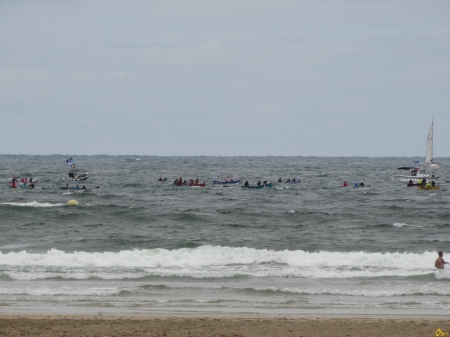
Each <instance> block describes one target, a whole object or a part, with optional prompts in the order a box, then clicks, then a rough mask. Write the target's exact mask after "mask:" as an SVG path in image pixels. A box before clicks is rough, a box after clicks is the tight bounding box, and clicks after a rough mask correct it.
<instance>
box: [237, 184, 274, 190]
mask: <svg viewBox="0 0 450 337" xmlns="http://www.w3.org/2000/svg"><path fill="white" fill-rule="evenodd" d="M241 188H249V189H260V188H272V183H267V184H265V185H264V184H262V185H259V186H241Z"/></svg>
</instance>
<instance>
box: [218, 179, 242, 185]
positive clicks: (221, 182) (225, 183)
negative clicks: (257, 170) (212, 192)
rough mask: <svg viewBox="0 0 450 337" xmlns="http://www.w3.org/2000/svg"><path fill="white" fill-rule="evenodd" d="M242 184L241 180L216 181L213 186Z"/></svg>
mask: <svg viewBox="0 0 450 337" xmlns="http://www.w3.org/2000/svg"><path fill="white" fill-rule="evenodd" d="M240 182H241V179H236V180H230V181H228V180H225V181H222V180H214V181H213V184H219V185H228V184H239V183H240Z"/></svg>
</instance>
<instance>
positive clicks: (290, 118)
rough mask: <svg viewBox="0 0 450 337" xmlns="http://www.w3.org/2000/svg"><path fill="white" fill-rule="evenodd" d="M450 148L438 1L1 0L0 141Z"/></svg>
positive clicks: (342, 150)
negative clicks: (430, 143) (429, 141)
mask: <svg viewBox="0 0 450 337" xmlns="http://www.w3.org/2000/svg"><path fill="white" fill-rule="evenodd" d="M433 116H434V121H435V125H434V126H435V128H434V131H435V138H434V154H435V157H446V156H450V146H449V145H450V132H449V131H448V130H449V128H450V1H449V0H436V1H423V0H421V1H415V0H412V1H411V0H408V1H406V0H405V1H392V0H389V1H388V0H377V1H374V0H358V1H356V0H355V1H323V0H311V1H303V0H294V1H283V0H281V1H273V0H272V1H266V0H257V1H256V0H255V1H245V0H244V1H242V0H239V1H234V0H231V1H230V0H228V1H216V0H205V1H196V0H193V1H184V0H177V1H172V0H168V1H167V0H165V1H148V0H143V1H134V0H131V1H128V0H127V1H110V0H108V1H97V0H89V1H61V0H58V1H56V0H55V1H6V0H5V1H0V117H1V118H0V121H1V122H0V153H2V154H56V153H58V154H67V155H76V154H112V155H114V154H137V155H223V156H230V155H258V156H260V155H263V156H264V155H282V156H284V155H286V156H291V155H292V156H416V155H419V156H424V152H425V141H426V137H427V133H428V128H429V126H430V124H431V121H432V117H433Z"/></svg>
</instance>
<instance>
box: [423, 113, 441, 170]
mask: <svg viewBox="0 0 450 337" xmlns="http://www.w3.org/2000/svg"><path fill="white" fill-rule="evenodd" d="M433 124H434V121H433V122H431V126H430V130H429V131H428V136H427V143H426V146H425V164H427V165H428V166H430V167H439V166H441V164H440V163H435V162H434V161H433Z"/></svg>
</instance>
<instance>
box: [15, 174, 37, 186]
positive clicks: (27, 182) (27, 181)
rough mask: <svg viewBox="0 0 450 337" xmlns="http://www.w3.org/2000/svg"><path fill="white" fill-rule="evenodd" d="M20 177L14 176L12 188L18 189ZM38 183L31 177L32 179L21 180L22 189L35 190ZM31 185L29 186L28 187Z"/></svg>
mask: <svg viewBox="0 0 450 337" xmlns="http://www.w3.org/2000/svg"><path fill="white" fill-rule="evenodd" d="M17 178H18V177H16V175H14V176H13V178H12V180H11V188H16V187H17V183H18V180H17ZM35 182H36V180H33V178H32V177H30V179H27V178H22V179H20V183H21V184H20V187H22V188H31V189H33V188H34V183H35ZM28 184H29V185H28Z"/></svg>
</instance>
